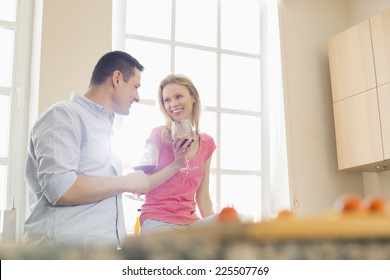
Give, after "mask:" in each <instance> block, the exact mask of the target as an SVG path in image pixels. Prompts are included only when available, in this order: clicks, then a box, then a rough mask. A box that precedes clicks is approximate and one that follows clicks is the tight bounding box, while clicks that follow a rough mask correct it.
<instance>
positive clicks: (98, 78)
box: [90, 51, 144, 85]
mask: <svg viewBox="0 0 390 280" xmlns="http://www.w3.org/2000/svg"><path fill="white" fill-rule="evenodd" d="M134 68H137V69H138V70H140V71H143V70H144V67H143V66H142V65H141V63H139V62H138V60H136V59H135V58H134V57H132V56H131V55H130V54H128V53H126V52H122V51H113V52H109V53H106V54H105V55H103V56H102V57H101V58H100V59H99V61H98V62H97V64H96V66H95V68H94V69H93V72H92V77H91V81H90V85H99V84H102V83H103V82H104V81H105V80H106V79H107V77H111V76H112V74H113V73H114V72H115V71H116V70H119V71H120V72H121V73H122V74H123V79H124V81H125V82H127V81H128V80H129V79H130V77H131V76H133V75H134Z"/></svg>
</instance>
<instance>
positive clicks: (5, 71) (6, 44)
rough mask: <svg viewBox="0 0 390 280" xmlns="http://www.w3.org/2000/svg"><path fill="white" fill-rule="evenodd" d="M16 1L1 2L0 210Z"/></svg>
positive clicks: (4, 201)
mask: <svg viewBox="0 0 390 280" xmlns="http://www.w3.org/2000/svg"><path fill="white" fill-rule="evenodd" d="M16 4H17V2H16V0H13V1H1V2H0V42H1V44H0V61H1V63H0V131H1V133H2V137H1V138H0V194H1V196H0V209H1V210H4V209H6V207H7V195H6V194H7V191H8V188H7V185H8V170H9V154H8V148H9V132H10V122H11V114H10V111H11V96H12V92H13V91H14V89H13V84H12V80H13V65H14V50H15V29H16ZM2 228H3V227H2V224H1V230H2Z"/></svg>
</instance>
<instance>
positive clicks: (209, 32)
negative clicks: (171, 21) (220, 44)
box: [175, 0, 217, 47]
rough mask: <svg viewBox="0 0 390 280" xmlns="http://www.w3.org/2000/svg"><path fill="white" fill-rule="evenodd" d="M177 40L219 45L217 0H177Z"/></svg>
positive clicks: (213, 45) (212, 45)
mask: <svg viewBox="0 0 390 280" xmlns="http://www.w3.org/2000/svg"><path fill="white" fill-rule="evenodd" d="M175 35H176V40H177V41H181V42H187V43H192V44H197V45H205V46H210V47H216V46H217V1H216V0H176V34H175Z"/></svg>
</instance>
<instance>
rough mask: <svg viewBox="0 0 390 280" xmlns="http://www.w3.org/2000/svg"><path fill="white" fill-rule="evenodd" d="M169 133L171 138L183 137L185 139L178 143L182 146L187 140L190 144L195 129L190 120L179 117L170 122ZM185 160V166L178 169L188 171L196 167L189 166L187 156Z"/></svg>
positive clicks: (194, 135)
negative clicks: (179, 118)
mask: <svg viewBox="0 0 390 280" xmlns="http://www.w3.org/2000/svg"><path fill="white" fill-rule="evenodd" d="M171 135H172V140H173V139H175V138H177V137H181V138H184V139H185V140H186V141H184V142H183V143H182V144H181V145H180V147H181V146H183V145H184V144H186V143H187V142H188V141H191V144H192V142H194V141H195V139H196V132H195V129H194V127H193V126H192V124H191V122H190V120H188V119H181V120H177V121H174V122H172V125H171ZM186 161H187V166H186V167H184V168H182V169H180V170H182V171H187V172H188V171H190V170H191V169H195V168H196V167H195V166H192V167H190V166H189V160H188V158H186Z"/></svg>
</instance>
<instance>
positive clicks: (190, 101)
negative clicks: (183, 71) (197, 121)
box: [162, 84, 196, 122]
mask: <svg viewBox="0 0 390 280" xmlns="http://www.w3.org/2000/svg"><path fill="white" fill-rule="evenodd" d="M162 97H163V101H164V108H165V111H166V112H167V114H168V115H169V116H170V117H171V118H172V119H173V120H180V119H189V120H190V121H191V122H192V110H193V106H194V103H195V101H196V100H195V98H194V97H193V96H191V94H190V91H189V90H188V89H187V88H186V87H185V86H181V85H177V84H168V85H166V86H165V87H164V89H163V91H162Z"/></svg>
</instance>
